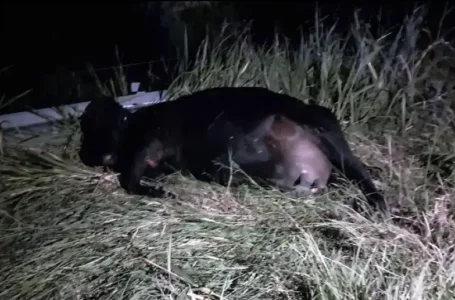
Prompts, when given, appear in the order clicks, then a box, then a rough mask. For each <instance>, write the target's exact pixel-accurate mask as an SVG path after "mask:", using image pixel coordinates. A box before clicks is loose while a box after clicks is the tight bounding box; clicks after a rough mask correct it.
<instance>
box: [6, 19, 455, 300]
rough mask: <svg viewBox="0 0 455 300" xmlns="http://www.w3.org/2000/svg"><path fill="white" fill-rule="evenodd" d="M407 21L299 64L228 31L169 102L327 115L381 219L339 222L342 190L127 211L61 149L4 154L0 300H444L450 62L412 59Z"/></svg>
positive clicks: (448, 284)
mask: <svg viewBox="0 0 455 300" xmlns="http://www.w3.org/2000/svg"><path fill="white" fill-rule="evenodd" d="M417 20H418V17H417V12H416V15H414V16H412V18H410V19H408V20H406V21H405V24H404V26H403V28H402V29H403V31H400V32H398V33H394V34H391V35H388V36H373V35H371V34H370V33H369V32H365V31H364V30H363V29H364V28H366V26H365V25H362V24H355V23H354V24H353V28H352V32H351V35H350V36H349V37H340V36H337V35H335V33H334V31H332V28H327V27H324V28H322V27H319V30H318V31H314V32H315V34H313V35H310V36H305V37H304V38H302V43H301V46H300V48H299V49H291V48H290V47H289V46H288V45H287V44H286V43H285V42H283V41H280V40H279V39H278V37H277V41H276V43H275V44H274V45H273V46H271V47H268V48H267V47H262V48H258V47H254V46H253V45H252V43H251V41H250V37H251V35H250V33H249V32H248V31H247V30H246V31H243V32H236V30H235V28H234V29H232V28H231V32H233V33H232V35H231V36H229V35H228V34H227V32H229V28H227V29H226V31H225V34H224V35H222V36H221V37H220V38H219V40H215V41H205V42H204V43H203V44H202V45H201V48H200V53H199V55H198V57H197V60H196V61H195V62H194V64H193V65H192V66H193V67H191V68H192V69H190V71H188V72H184V73H182V75H181V77H180V78H178V79H177V80H176V81H175V82H174V85H173V86H172V87H171V88H170V90H169V91H170V93H171V95H172V98H173V99H174V98H176V97H178V96H180V95H182V94H186V93H189V92H192V91H194V90H199V89H204V88H208V87H214V86H266V87H268V88H270V89H272V90H275V91H281V92H284V93H289V94H291V95H293V96H296V97H298V98H300V99H302V100H304V101H308V100H309V99H312V100H314V101H316V102H318V103H321V104H322V105H327V106H330V107H333V109H334V111H335V112H336V114H337V115H338V116H339V117H340V118H341V119H342V120H343V124H344V125H345V127H346V132H347V138H348V140H349V141H350V143H351V145H352V147H353V149H354V151H355V153H356V154H357V155H358V156H359V157H361V158H362V160H363V161H364V162H367V163H368V164H369V165H370V166H374V167H376V168H379V169H380V170H381V171H379V172H375V177H376V178H377V184H378V186H380V188H381V189H382V190H384V192H385V194H386V197H387V199H388V201H389V203H390V205H391V207H392V214H393V218H391V219H387V220H379V219H376V217H374V216H373V217H371V218H366V217H365V216H362V215H359V214H357V213H355V212H353V211H352V209H351V208H350V205H349V204H350V202H351V200H352V198H354V197H361V195H359V191H358V190H357V189H356V188H354V187H349V186H348V187H343V188H340V189H335V188H334V189H332V190H331V192H330V193H329V194H327V195H325V196H322V197H318V198H308V199H295V198H292V197H289V196H287V195H285V194H280V193H278V192H277V191H273V190H269V191H266V190H263V189H259V188H256V187H254V186H241V187H240V188H238V189H231V190H227V189H226V188H224V187H221V186H217V185H208V184H205V183H202V182H197V181H194V180H192V179H189V178H185V177H182V176H180V175H178V174H175V175H173V176H170V177H169V178H165V179H164V180H165V181H166V182H167V184H166V186H167V187H168V188H169V189H173V190H174V191H175V192H177V193H178V194H179V195H180V198H178V199H175V200H171V199H151V198H148V197H138V196H127V195H125V194H124V193H123V191H122V190H120V189H119V188H118V184H117V182H116V181H115V179H114V178H115V177H114V176H113V175H112V174H105V173H101V172H100V171H97V170H92V169H88V168H86V167H84V166H82V165H81V164H80V163H79V162H78V161H77V159H76V158H74V156H73V157H71V156H70V157H67V158H65V159H62V158H60V157H61V156H62V152H61V151H62V149H60V148H52V149H50V150H48V151H46V152H44V151H41V150H34V149H30V148H26V147H21V146H13V145H6V146H5V148H4V154H3V157H2V163H1V165H0V187H1V190H0V199H1V200H0V220H1V224H2V226H1V243H0V249H1V251H0V255H1V256H0V282H1V285H0V286H1V287H2V288H1V289H0V299H11V300H13V299H191V300H195V299H203V296H206V297H209V294H210V298H205V299H324V300H325V299H412V300H415V299H432V300H433V299H455V253H454V243H453V241H454V240H455V230H454V229H455V228H454V224H455V222H454V203H453V201H454V200H453V199H455V189H454V187H453V184H452V183H453V182H454V179H455V178H454V176H455V175H454V171H453V170H454V168H453V165H452V163H451V161H450V159H453V153H454V142H453V141H455V136H454V131H453V123H451V122H453V115H452V113H453V112H452V107H453V106H454V102H453V95H451V94H450V93H445V91H444V90H443V89H436V92H433V95H432V94H431V93H430V92H431V89H430V88H434V87H435V85H434V82H436V83H437V85H438V86H440V85H445V86H448V85H450V81H451V80H450V77H449V76H448V74H450V73H448V72H449V71H450V68H449V67H450V66H451V59H449V58H450V57H454V56H453V53H451V49H450V46H449V45H448V44H447V43H445V42H444V41H443V40H436V41H434V42H433V43H431V44H430V45H426V46H425V47H424V48H423V49H421V48H418V47H417V45H416V43H415V42H413V41H415V40H416V38H417V37H418V35H419V34H420V30H419V26H420V25H419V23H418V21H417ZM318 26H319V25H318ZM360 29H362V30H360ZM233 37H235V38H233ZM223 41H225V42H223ZM443 51H449V52H448V53H449V55H448V57H449V58H446V57H443V56H442V55H441V54H440V53H443ZM185 66H189V65H188V64H187V62H185ZM190 66H191V65H190ZM441 74H443V75H441ZM449 92H451V90H449ZM76 146H77V145H76ZM65 151H66V153H68V149H66V150H65ZM431 152H434V153H437V154H438V155H440V156H441V157H443V158H448V159H449V162H448V163H446V165H448V166H447V167H445V168H437V167H436V166H434V165H430V164H428V163H427V162H426V161H424V160H422V159H421V158H420V157H421V154H422V153H431ZM53 153H54V154H53ZM73 154H74V151H73ZM452 161H453V160H452ZM376 173H377V174H376Z"/></svg>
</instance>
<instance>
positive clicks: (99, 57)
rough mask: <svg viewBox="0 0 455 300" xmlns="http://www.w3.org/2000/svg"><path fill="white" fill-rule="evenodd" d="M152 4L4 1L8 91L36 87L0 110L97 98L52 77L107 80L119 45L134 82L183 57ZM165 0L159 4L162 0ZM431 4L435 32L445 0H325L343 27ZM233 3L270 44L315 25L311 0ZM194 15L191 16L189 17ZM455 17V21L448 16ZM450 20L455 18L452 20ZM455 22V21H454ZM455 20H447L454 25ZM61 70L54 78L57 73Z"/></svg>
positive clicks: (386, 20) (387, 20) (0, 77)
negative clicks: (50, 81)
mask: <svg viewBox="0 0 455 300" xmlns="http://www.w3.org/2000/svg"><path fill="white" fill-rule="evenodd" d="M144 3H145V2H142V3H134V2H133V3H113V4H106V3H95V4H90V3H77V4H76V3H47V4H46V3H45V4H42V3H40V4H36V3H26V4H25V3H24V4H19V3H14V2H11V3H6V4H5V3H4V4H1V5H2V9H1V11H2V16H1V22H2V24H1V32H2V35H1V36H2V42H1V44H2V46H1V49H2V50H1V51H2V55H1V56H0V68H2V69H3V68H5V67H8V66H10V68H9V69H8V70H4V71H2V72H1V73H0V95H4V96H5V97H6V98H9V97H13V96H15V95H17V94H20V93H22V92H24V91H26V90H29V89H31V90H32V91H31V93H29V94H28V95H27V96H26V97H24V98H23V99H22V100H21V101H18V102H17V103H16V104H15V105H14V106H11V107H7V108H3V109H2V110H1V111H0V113H10V112H15V111H21V110H25V109H26V107H33V108H42V107H47V106H51V105H60V104H67V103H71V102H81V101H90V99H76V98H74V97H67V96H61V97H59V96H56V95H55V93H54V95H51V94H50V93H49V92H48V88H47V86H46V85H47V83H46V81H45V80H44V78H46V76H54V77H56V78H57V80H64V77H65V76H70V75H68V74H70V73H71V72H75V74H78V76H88V73H87V64H89V63H90V64H91V65H93V67H94V68H95V69H96V70H97V73H98V75H99V76H100V78H102V79H107V78H109V77H112V71H113V69H112V68H111V67H112V66H117V65H118V61H117V58H116V55H115V49H116V46H117V47H118V50H119V53H120V59H121V62H122V64H126V65H128V64H133V66H131V67H129V68H128V80H129V81H143V80H146V76H147V75H146V73H147V69H148V68H149V65H148V64H144V63H143V62H147V61H158V60H160V59H164V60H165V61H167V62H168V63H169V64H172V63H173V62H175V58H176V57H177V54H176V53H175V51H173V49H172V47H170V45H169V37H168V33H167V31H166V30H164V29H163V28H162V26H161V22H162V18H163V16H164V13H163V10H162V8H160V6H159V5H158V4H153V5H151V9H149V10H148V11H147V14H145V8H144ZM156 3H158V2H156ZM423 3H426V4H427V7H428V12H429V13H428V15H427V17H426V19H425V21H426V22H427V25H428V26H429V27H430V28H431V29H432V30H433V31H434V30H436V29H437V26H438V24H439V17H440V15H441V13H442V11H443V9H444V5H445V3H444V2H431V1H428V2H423V1H421V2H416V1H391V2H384V3H381V2H376V1H375V2H374V3H369V2H360V1H359V2H358V3H356V2H347V3H340V2H319V4H318V7H319V8H321V9H322V13H323V14H324V15H327V14H328V15H332V20H335V19H336V20H337V21H338V23H339V28H340V29H341V30H342V29H343V28H345V29H347V28H348V27H347V24H349V22H350V21H351V20H352V15H353V12H354V9H355V8H361V9H362V12H361V15H362V17H363V18H364V19H367V20H371V21H373V22H374V21H376V20H377V19H378V11H379V9H380V7H382V11H383V14H382V20H381V23H382V25H384V26H393V25H401V24H402V21H403V18H404V16H405V13H409V12H411V11H412V10H413V9H414V8H415V6H416V5H419V4H423ZM232 6H233V8H234V11H235V15H236V18H238V19H239V20H252V21H253V33H254V38H255V41H257V42H258V43H263V42H266V41H270V40H271V39H272V38H273V34H274V29H275V26H276V25H277V24H278V25H279V27H280V29H281V32H283V33H284V34H286V35H287V36H289V37H291V38H292V37H298V35H299V30H298V27H299V26H300V27H302V28H303V29H304V30H305V29H308V28H309V26H310V25H312V24H313V22H314V20H313V18H314V12H315V7H316V3H315V2H310V1H292V2H291V1H276V2H272V1H244V2H242V1H239V2H233V3H232ZM185 17H186V18H191V15H187V16H184V17H182V18H185ZM452 19H453V20H454V21H455V19H454V18H453V16H452V18H450V16H449V17H448V18H447V20H448V21H450V20H452ZM446 22H447V21H446ZM452 23H453V22H452ZM452 26H453V24H447V23H446V24H445V27H446V28H448V27H452ZM161 65H162V64H161V63H159V62H157V63H155V64H153V72H154V73H155V74H157V75H159V76H160V77H162V78H163V80H161V81H158V82H156V83H155V84H154V86H151V87H150V88H151V89H152V90H160V89H165V88H166V86H167V84H168V81H169V78H166V74H165V72H164V70H163V68H162V67H161ZM52 74H53V75H52Z"/></svg>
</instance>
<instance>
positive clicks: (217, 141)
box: [81, 87, 386, 210]
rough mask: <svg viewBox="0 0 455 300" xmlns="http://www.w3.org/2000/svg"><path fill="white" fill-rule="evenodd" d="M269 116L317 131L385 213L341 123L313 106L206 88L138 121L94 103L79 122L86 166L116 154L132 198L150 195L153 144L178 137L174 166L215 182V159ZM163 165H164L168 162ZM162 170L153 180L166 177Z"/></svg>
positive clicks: (149, 110)
mask: <svg viewBox="0 0 455 300" xmlns="http://www.w3.org/2000/svg"><path fill="white" fill-rule="evenodd" d="M270 114H283V115H285V116H286V117H288V118H289V119H291V120H292V121H294V122H296V123H299V124H305V125H307V126H309V127H311V128H314V129H316V132H318V134H319V136H320V138H321V142H322V145H323V147H322V148H323V151H324V152H325V154H326V155H327V157H328V158H329V160H330V161H331V163H332V164H333V166H334V167H335V168H336V169H338V170H340V171H341V172H342V173H344V174H345V175H346V177H347V178H348V179H350V180H352V181H354V182H355V183H357V184H358V185H359V187H360V189H361V190H362V192H363V193H364V194H365V195H366V197H367V200H368V202H369V204H370V205H376V206H378V207H379V208H380V209H381V210H385V209H386V204H385V201H384V198H383V196H382V195H381V194H380V193H379V192H378V191H377V189H376V187H375V186H374V184H373V182H372V180H371V178H370V174H369V173H368V171H367V170H366V168H365V167H364V165H363V164H362V163H361V162H360V160H359V159H358V158H357V157H355V156H354V155H353V153H352V151H351V149H350V148H349V145H348V143H347V141H346V140H345V137H344V134H343V131H342V129H341V126H340V124H339V122H338V120H337V119H336V117H335V115H334V114H333V113H332V112H331V111H330V110H329V109H328V108H325V107H322V106H318V105H314V104H310V105H307V104H304V103H303V102H302V101H300V100H298V99H295V98H293V97H291V96H288V95H284V94H278V93H275V92H272V91H269V90H267V89H264V88H252V87H243V88H212V89H207V90H203V91H199V92H195V93H193V94H190V95H186V96H183V97H180V98H179V99H177V100H174V101H169V102H164V103H160V104H156V105H153V106H149V107H144V108H141V109H139V110H138V111H137V112H135V113H134V114H132V115H131V114H129V113H127V112H126V110H125V109H123V108H122V107H121V106H120V105H119V104H118V103H116V102H115V101H113V100H112V99H111V100H110V101H105V102H100V101H97V102H92V103H90V104H89V106H88V107H87V109H86V110H85V112H84V114H83V116H82V117H81V126H82V131H83V135H84V136H85V137H84V138H83V140H82V148H81V159H82V161H83V162H84V159H85V161H88V162H90V164H88V165H93V164H94V163H97V164H98V165H102V164H103V162H102V158H101V155H102V154H103V153H112V155H113V156H114V157H115V159H114V160H113V162H112V164H111V166H112V167H113V168H114V170H115V171H117V172H120V173H121V177H120V182H121V184H122V186H123V187H124V188H125V189H126V190H127V191H128V192H130V193H139V192H140V193H145V192H146V191H142V192H141V189H142V188H141V187H140V185H139V180H140V177H142V175H143V173H144V172H146V171H147V170H149V171H150V168H149V167H148V166H147V164H146V163H145V162H144V159H146V153H147V151H146V150H145V149H146V148H147V147H148V144H149V143H150V142H151V141H152V140H153V139H156V140H158V141H160V142H162V143H163V144H167V143H168V142H169V139H172V138H175V137H177V138H176V139H177V142H176V145H177V146H176V147H177V148H178V149H179V151H178V153H179V154H180V155H181V156H180V157H179V159H175V155H174V156H170V157H168V159H170V160H172V159H173V163H174V165H175V166H176V167H177V168H185V169H187V170H189V171H190V172H191V173H192V174H194V176H195V177H196V178H198V179H201V180H210V179H209V177H210V176H208V175H207V174H214V173H216V170H215V169H216V168H217V167H216V166H214V164H213V160H215V159H217V158H219V157H221V156H223V154H225V153H226V150H227V145H228V143H229V139H230V137H231V136H234V137H235V136H236V135H237V132H238V131H240V132H241V133H244V132H247V131H249V130H252V128H254V126H255V124H256V123H255V122H257V121H258V120H261V119H263V118H265V117H266V116H268V115H270ZM125 117H126V119H125ZM109 139H111V140H109ZM165 161H166V158H164V159H163V161H162V163H164V162H165ZM84 163H85V162H84ZM162 163H160V164H159V165H160V166H159V167H158V168H155V169H153V170H152V171H153V173H155V174H158V173H161V172H165V170H164V169H162V168H163V164H162ZM148 176H149V175H148ZM152 176H153V175H152Z"/></svg>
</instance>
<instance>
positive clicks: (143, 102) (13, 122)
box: [0, 90, 166, 129]
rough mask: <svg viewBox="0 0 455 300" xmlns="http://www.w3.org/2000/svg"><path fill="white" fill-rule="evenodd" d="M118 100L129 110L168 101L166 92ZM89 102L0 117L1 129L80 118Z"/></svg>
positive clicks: (118, 98)
mask: <svg viewBox="0 0 455 300" xmlns="http://www.w3.org/2000/svg"><path fill="white" fill-rule="evenodd" d="M116 100H117V101H118V102H120V104H122V106H123V107H125V108H126V109H128V110H134V109H135V108H139V107H143V106H149V105H153V104H156V103H160V102H163V101H165V100H166V91H165V90H164V91H154V92H149V93H146V92H139V93H137V94H133V95H128V96H122V97H117V98H116ZM88 103H89V102H79V103H74V104H69V105H62V106H59V107H57V108H52V107H49V108H42V109H36V110H33V111H31V112H28V111H22V112H17V113H12V114H5V115H0V128H2V129H11V128H21V127H29V126H36V125H42V124H46V123H49V122H51V121H57V120H60V119H62V114H69V115H73V116H77V117H78V116H80V115H81V114H82V112H83V111H84V109H85V107H86V106H87V105H88Z"/></svg>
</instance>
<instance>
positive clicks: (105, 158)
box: [102, 153, 115, 166]
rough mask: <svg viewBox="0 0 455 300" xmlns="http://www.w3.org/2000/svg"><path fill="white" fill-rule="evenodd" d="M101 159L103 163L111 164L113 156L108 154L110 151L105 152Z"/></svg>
mask: <svg viewBox="0 0 455 300" xmlns="http://www.w3.org/2000/svg"><path fill="white" fill-rule="evenodd" d="M102 161H103V165H105V166H112V165H113V164H114V162H115V157H114V155H113V154H110V153H109V154H105V155H103V158H102Z"/></svg>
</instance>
